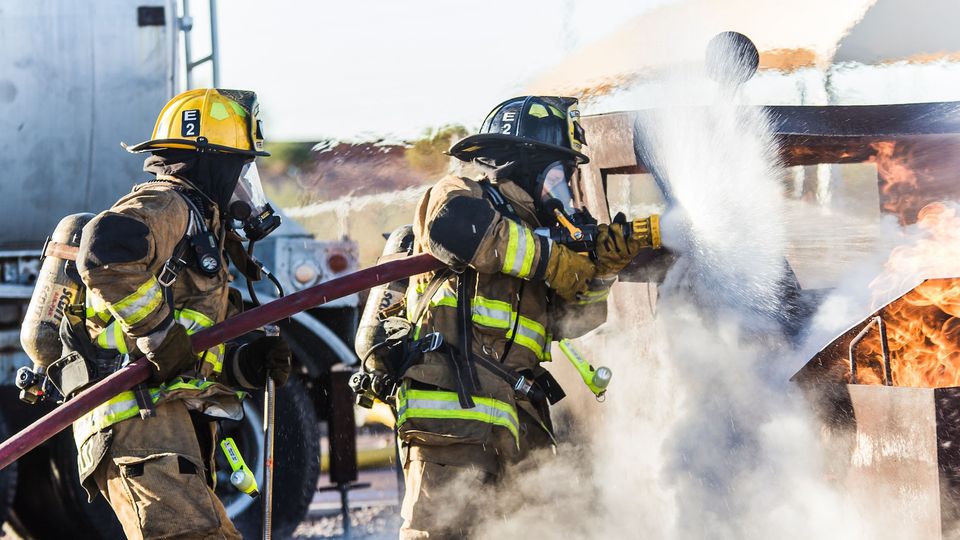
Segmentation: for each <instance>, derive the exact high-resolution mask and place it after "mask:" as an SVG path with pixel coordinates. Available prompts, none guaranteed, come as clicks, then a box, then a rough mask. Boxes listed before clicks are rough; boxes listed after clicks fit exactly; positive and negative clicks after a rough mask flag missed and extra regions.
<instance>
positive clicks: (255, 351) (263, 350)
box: [235, 336, 293, 388]
mask: <svg viewBox="0 0 960 540" xmlns="http://www.w3.org/2000/svg"><path fill="white" fill-rule="evenodd" d="M292 357H293V354H292V353H291V352H290V346H289V345H287V342H286V341H284V340H283V338H281V337H280V336H261V337H258V338H257V339H255V340H253V341H251V342H250V343H247V344H246V345H244V346H242V347H240V349H239V350H238V351H237V356H236V362H237V365H236V367H237V371H238V373H235V376H236V379H237V381H238V382H239V383H240V384H241V386H244V387H246V388H263V387H264V385H266V382H267V376H268V375H269V376H270V377H271V378H272V379H273V381H274V382H275V383H277V386H283V384H284V383H285V382H287V378H288V377H290V362H291V360H292Z"/></svg>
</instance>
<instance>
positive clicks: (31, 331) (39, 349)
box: [20, 213, 93, 368]
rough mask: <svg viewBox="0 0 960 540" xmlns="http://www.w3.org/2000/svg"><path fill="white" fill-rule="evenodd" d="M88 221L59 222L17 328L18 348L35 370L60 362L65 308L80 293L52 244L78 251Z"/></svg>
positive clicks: (84, 217) (74, 217) (83, 217)
mask: <svg viewBox="0 0 960 540" xmlns="http://www.w3.org/2000/svg"><path fill="white" fill-rule="evenodd" d="M91 219H93V214H90V213H81V214H71V215H69V216H67V217H65V218H63V219H61V220H60V223H58V224H57V228H56V229H54V231H53V235H51V236H50V239H49V241H48V247H47V249H46V252H47V255H46V257H45V258H44V259H43V265H42V266H41V267H40V273H39V275H38V276H37V284H36V286H35V288H34V289H33V296H32V297H31V298H30V305H29V306H28V307H27V315H26V316H25V317H24V319H23V326H21V327H20V345H21V346H22V347H23V350H24V352H26V353H27V356H29V357H30V359H31V360H33V363H34V364H35V365H37V366H41V367H44V368H46V367H47V366H49V365H50V364H52V363H53V362H54V361H56V360H57V359H59V358H60V356H61V354H62V348H63V345H62V344H61V342H60V321H61V320H63V315H64V313H65V312H66V309H67V307H68V306H69V305H70V304H75V303H76V302H77V297H78V293H79V291H80V284H79V283H78V282H77V278H78V276H76V266H75V263H74V262H72V261H68V260H66V259H64V258H61V257H60V256H56V255H54V254H53V253H56V252H57V250H56V249H51V247H54V246H53V244H52V243H53V242H56V243H59V244H65V245H69V246H74V247H79V246H80V232H81V230H82V229H83V226H84V225H86V224H87V222H88V221H90V220H91ZM71 273H74V277H71V276H70V274H71Z"/></svg>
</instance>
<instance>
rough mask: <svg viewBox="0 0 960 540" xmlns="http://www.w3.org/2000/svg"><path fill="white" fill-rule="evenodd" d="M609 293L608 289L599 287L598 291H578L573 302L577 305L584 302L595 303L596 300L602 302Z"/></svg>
mask: <svg viewBox="0 0 960 540" xmlns="http://www.w3.org/2000/svg"><path fill="white" fill-rule="evenodd" d="M609 295H610V289H601V290H599V291H585V292H582V293H580V295H579V296H578V297H577V301H576V302H574V304H577V305H586V304H596V303H597V302H603V301H605V300H606V299H607V297H608V296H609Z"/></svg>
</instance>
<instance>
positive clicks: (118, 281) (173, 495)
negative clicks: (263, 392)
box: [67, 89, 291, 539]
mask: <svg viewBox="0 0 960 540" xmlns="http://www.w3.org/2000/svg"><path fill="white" fill-rule="evenodd" d="M257 115H258V105H257V101H256V94H254V93H253V92H249V91H241V90H222V89H199V90H190V91H188V92H184V93H183V94H180V95H178V96H176V97H174V98H173V99H172V100H171V101H170V102H169V103H167V105H166V106H165V107H164V108H163V110H162V111H161V112H160V116H159V118H158V119H157V123H156V127H155V128H154V131H153V136H152V138H151V140H149V141H146V142H143V143H140V144H137V145H135V146H132V147H129V148H127V149H128V150H129V151H131V152H150V153H151V154H152V155H151V156H150V157H148V158H147V159H146V161H145V162H144V171H146V172H149V173H152V174H154V175H155V176H156V177H155V179H153V180H151V181H148V182H146V183H143V184H140V185H137V186H135V187H134V188H133V191H132V192H131V193H130V194H128V195H126V196H124V197H123V198H122V199H120V200H119V201H118V202H117V203H116V204H115V205H113V207H112V208H110V209H109V210H107V211H105V212H103V213H101V214H99V215H98V216H96V217H95V218H94V219H93V220H91V221H90V223H88V224H87V225H86V226H85V227H84V229H83V234H82V238H81V242H80V250H79V254H78V257H77V268H78V270H79V274H80V278H81V279H82V282H83V284H84V286H85V288H86V302H85V303H86V306H87V308H86V313H85V323H84V325H85V331H86V335H85V336H82V335H81V336H73V337H72V338H70V339H69V340H67V341H68V342H74V341H75V340H76V341H82V340H83V338H84V337H86V338H87V340H88V341H87V343H88V344H92V345H93V351H94V352H93V353H91V354H90V355H92V356H94V358H92V359H91V361H92V362H94V363H96V365H97V366H98V367H100V368H103V366H105V365H109V364H110V362H115V361H116V360H117V359H118V358H122V357H123V355H139V354H143V355H145V356H146V358H147V359H148V360H149V362H150V364H151V366H152V375H151V378H150V379H149V381H148V382H147V383H144V384H143V385H140V386H139V387H137V388H135V389H134V390H132V391H128V392H124V393H121V394H119V395H117V396H116V397H114V398H113V399H111V400H109V401H108V402H107V403H104V404H103V405H101V406H99V407H97V408H96V409H94V410H93V411H91V412H90V413H88V414H86V415H85V416H84V417H82V418H81V419H80V420H78V421H77V422H76V423H74V426H73V430H74V436H75V439H76V443H77V446H78V449H79V468H80V480H81V483H82V484H83V486H84V488H85V489H86V490H87V492H88V494H89V495H90V498H91V500H92V499H93V498H95V497H96V494H97V493H100V494H101V495H103V496H104V497H105V498H106V499H107V501H108V502H109V503H110V506H111V507H112V508H113V510H114V512H116V514H117V517H118V518H119V520H120V523H121V524H122V525H123V530H124V532H125V533H126V535H127V537H128V538H132V539H139V538H240V534H239V533H238V532H237V530H236V528H234V526H233V524H232V523H231V522H230V519H229V518H228V517H227V515H226V513H225V511H224V507H223V505H222V504H221V502H220V501H219V499H218V498H217V497H216V495H214V492H213V489H212V487H213V482H214V479H215V470H214V460H213V457H214V449H215V448H216V444H215V441H216V426H217V424H216V420H218V419H221V418H230V419H234V420H238V419H240V418H242V414H243V413H242V406H241V403H240V399H241V397H242V395H243V392H242V390H253V389H256V388H262V387H263V386H264V385H265V381H266V377H267V376H271V377H273V378H274V379H275V380H276V381H277V383H278V384H282V383H283V382H284V381H285V380H286V378H287V376H288V374H289V372H290V356H291V355H290V349H289V348H288V346H287V345H286V344H285V343H284V342H283V340H282V339H280V338H279V337H275V336H265V335H263V334H260V335H257V336H251V337H248V338H247V339H246V340H245V341H244V343H243V344H226V345H223V344H221V345H217V346H216V347H213V348H211V349H209V350H207V351H203V352H202V353H199V354H196V353H194V352H193V350H192V348H191V345H190V338H189V336H190V335H191V334H193V333H195V332H197V331H200V330H202V329H204V328H208V327H210V326H213V325H214V324H216V323H218V322H221V321H223V320H224V318H226V317H227V316H229V315H230V314H231V313H232V312H234V311H236V310H237V309H238V308H237V306H236V304H237V302H230V301H228V297H230V296H231V295H230V294H229V291H230V289H229V283H230V279H231V278H230V275H229V273H228V271H227V266H228V265H227V261H226V260H225V258H224V252H225V250H228V251H229V252H230V253H231V254H233V253H235V252H236V248H237V247H238V246H237V245H236V244H238V243H239V242H240V236H239V235H238V234H237V233H235V232H234V231H232V230H231V224H242V225H243V227H244V229H245V232H246V233H247V236H248V238H252V237H257V236H258V235H263V234H266V233H269V231H270V230H272V228H275V227H276V226H277V225H278V224H279V218H276V217H275V216H271V215H270V211H269V210H267V209H268V208H269V206H268V205H266V200H265V197H264V196H263V193H262V188H261V186H260V181H259V177H258V176H257V169H256V165H255V163H254V159H255V158H256V157H257V156H266V155H269V154H268V153H266V152H264V151H263V136H262V134H261V126H260V122H259V120H258V119H257ZM262 212H266V215H264V214H263V213H262ZM241 251H242V249H241ZM238 266H239V265H238ZM117 364H118V363H117Z"/></svg>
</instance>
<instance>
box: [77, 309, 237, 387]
mask: <svg viewBox="0 0 960 540" xmlns="http://www.w3.org/2000/svg"><path fill="white" fill-rule="evenodd" d="M173 319H174V320H175V321H176V322H177V324H179V325H181V326H183V327H184V328H185V329H186V331H187V335H188V336H191V335H193V334H195V333H197V332H199V331H200V330H203V329H206V328H210V327H211V326H213V324H214V322H213V319H211V318H210V317H207V316H206V315H204V314H203V313H200V312H199V311H194V310H192V309H178V310H175V311H174V312H173ZM94 342H95V343H96V345H97V347H100V348H101V349H107V350H116V351H117V352H119V353H120V354H127V353H128V352H130V351H129V350H128V347H127V343H126V341H125V334H124V333H123V328H122V327H121V326H120V324H119V323H118V322H117V321H113V322H112V323H110V324H109V325H107V327H106V328H104V329H103V331H102V332H100V334H99V335H97V338H96V340H95V341H94ZM225 352H226V347H225V346H224V345H223V344H222V343H221V344H219V345H214V346H213V347H210V348H209V349H207V350H206V351H204V353H203V361H204V362H207V363H208V364H211V365H212V366H213V371H214V372H215V373H220V372H221V371H222V370H223V356H224V353H225Z"/></svg>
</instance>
